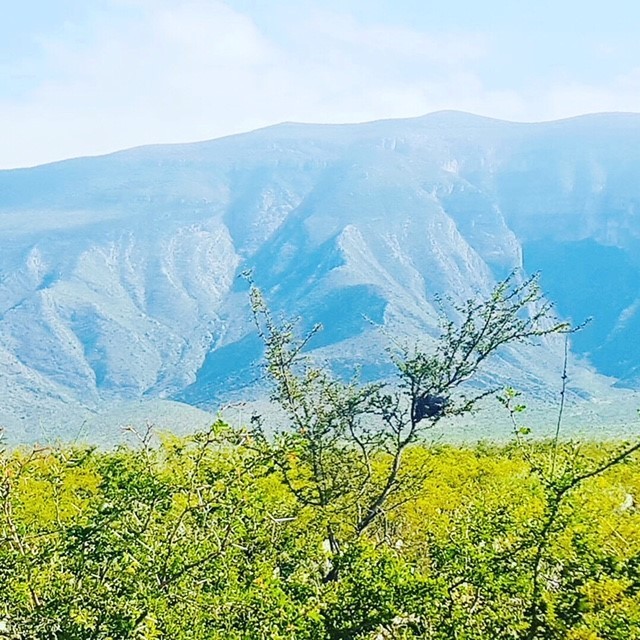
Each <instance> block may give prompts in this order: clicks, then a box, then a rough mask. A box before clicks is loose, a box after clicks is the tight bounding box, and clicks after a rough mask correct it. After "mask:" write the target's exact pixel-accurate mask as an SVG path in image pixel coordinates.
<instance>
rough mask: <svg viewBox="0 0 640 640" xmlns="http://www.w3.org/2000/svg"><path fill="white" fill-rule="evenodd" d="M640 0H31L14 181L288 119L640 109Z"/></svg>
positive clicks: (9, 101) (3, 104)
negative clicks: (61, 163)
mask: <svg viewBox="0 0 640 640" xmlns="http://www.w3.org/2000/svg"><path fill="white" fill-rule="evenodd" d="M638 33H640V3H638V2H637V0H609V1H607V2H605V1H603V0H600V1H597V2H596V1H595V0H591V2H590V1H589V0H580V1H578V0H576V1H574V0H555V1H553V2H552V1H550V0H549V1H547V0H530V1H529V2H528V3H520V2H517V0H502V1H501V0H439V1H438V2H432V1H430V0H340V1H339V0H315V1H312V0H228V1H227V2H222V1H218V0H19V1H16V2H10V1H9V0H5V1H4V2H3V10H2V19H1V21H0V168H10V167H17V166H26V165H33V164H38V163H41V162H46V161H50V160H56V159H60V158H66V157H71V156H77V155H87V154H96V153H104V152H108V151H113V150H116V149H120V148H124V147H130V146H134V145H139V144H147V143H153V142H179V141H191V140H202V139H207V138H213V137H218V136H221V135H225V134H229V133H236V132H239V131H246V130H249V129H254V128H257V127H260V126H264V125H267V124H272V123H275V122H281V121H285V120H295V121H305V122H310V121H314V122H358V121H363V120H371V119H378V118H391V117H406V116H416V115H422V114H424V113H428V112H431V111H436V110H439V109H460V110H464V111H470V112H473V113H478V114H483V115H489V116H494V117H498V118H505V119H512V120H548V119H553V118H560V117H567V116H572V115H577V114H582V113H588V112H596V111H640V37H639V36H638Z"/></svg>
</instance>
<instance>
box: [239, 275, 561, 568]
mask: <svg viewBox="0 0 640 640" xmlns="http://www.w3.org/2000/svg"><path fill="white" fill-rule="evenodd" d="M248 277H249V279H250V276H248ZM250 283H251V290H250V298H251V307H252V310H253V315H254V319H255V323H256V326H257V329H258V333H259V335H260V337H261V338H262V340H263V342H264V345H265V347H266V354H265V355H266V363H267V372H268V375H269V377H270V379H271V381H272V382H273V383H274V388H273V393H272V399H273V401H275V402H276V403H277V404H278V405H280V407H282V409H284V412H285V414H286V416H287V418H288V424H287V425H286V427H285V428H283V429H280V430H278V431H277V432H276V433H275V434H274V435H273V437H271V438H269V437H267V434H266V433H265V432H264V430H263V428H262V425H261V423H260V421H258V424H257V427H256V429H255V430H254V436H255V438H256V442H258V443H260V446H261V448H262V450H263V452H264V453H265V454H266V455H267V456H268V457H269V458H270V460H271V461H272V463H273V464H274V465H275V466H276V467H277V468H278V469H279V470H280V472H281V473H282V476H283V478H284V481H285V483H286V484H287V486H288V487H289V489H290V490H291V491H292V493H293V494H294V495H295V496H296V498H297V499H298V501H299V503H300V505H301V506H303V507H313V508H317V509H320V510H321V511H322V512H323V514H324V516H325V518H326V525H327V532H328V533H327V535H328V546H329V550H330V554H331V555H332V561H331V563H330V568H329V569H328V570H327V572H326V575H325V580H333V579H335V578H336V576H337V572H338V568H339V564H340V562H339V559H340V554H341V548H342V546H343V544H344V542H346V541H350V540H351V541H353V540H354V539H357V538H359V537H361V536H362V535H363V534H364V533H365V532H366V531H368V530H370V528H371V526H372V525H373V524H374V523H376V522H384V517H383V516H384V514H385V513H386V512H387V511H389V510H390V509H393V508H394V507H395V506H397V504H398V503H399V501H400V500H404V499H405V496H406V495H407V490H408V489H409V490H410V487H411V486H412V483H419V482H420V481H421V477H420V473H421V472H418V474H417V476H416V473H415V471H414V473H413V476H411V475H409V474H408V473H406V472H405V469H404V468H403V464H402V462H403V454H404V452H405V451H406V449H407V448H408V447H409V446H411V445H412V444H414V443H416V442H418V441H419V440H420V439H421V438H423V437H424V435H425V433H426V432H428V430H429V429H431V428H433V426H434V425H436V424H437V423H438V422H439V421H440V420H441V419H442V418H443V417H445V416H455V415H463V414H466V413H468V412H470V411H472V410H473V409H474V408H475V406H476V404H477V402H478V401H479V400H480V399H482V398H484V397H486V396H487V395H490V394H492V393H494V392H496V391H497V389H484V390H479V391H478V390H476V391H472V392H468V391H467V392H466V393H465V392H463V385H464V383H466V382H468V381H470V380H473V379H474V377H476V376H477V374H478V373H479V371H480V369H481V367H482V365H483V364H484V363H485V361H486V360H488V359H489V358H490V357H491V356H492V355H493V354H494V353H495V352H496V351H497V350H498V349H500V348H501V347H503V346H505V345H508V344H513V343H519V342H527V341H532V340H534V339H536V338H541V337H543V336H547V335H550V334H558V333H563V332H567V331H569V330H570V328H569V326H568V324H567V323H564V322H559V321H558V320H557V319H556V317H555V315H554V313H553V309H552V306H551V304H550V303H549V302H547V301H546V300H544V298H543V296H542V293H541V291H540V287H539V284H538V277H537V276H533V277H531V278H528V279H525V280H520V279H518V277H517V276H516V274H512V275H510V276H509V277H508V278H506V279H505V280H503V281H502V282H500V283H499V284H498V285H497V286H496V287H495V288H494V289H493V291H492V293H491V295H490V296H489V297H488V298H487V299H486V300H480V301H478V300H468V301H467V302H465V303H464V304H461V305H460V304H454V303H453V302H451V301H450V302H451V305H452V307H453V310H454V314H453V315H455V316H457V317H458V319H456V320H452V319H449V318H447V317H446V316H445V315H444V313H442V316H441V334H440V337H439V338H438V340H437V343H436V345H435V348H433V349H432V350H429V351H427V350H425V349H423V348H422V347H420V346H414V347H412V348H402V347H400V348H396V349H395V351H394V352H393V353H392V359H393V362H394V364H395V366H396V372H397V380H396V382H395V383H387V382H379V383H372V384H363V383H360V382H359V381H358V380H357V379H354V380H351V381H347V382H344V381H342V380H339V379H337V378H335V377H333V376H332V375H330V374H329V373H328V372H327V371H326V370H323V369H320V368H318V367H316V366H314V365H313V364H312V363H311V362H310V360H309V359H308V358H307V357H306V356H305V354H304V353H303V351H304V349H305V347H307V345H308V344H309V342H310V340H311V339H312V338H313V336H314V334H315V333H316V332H317V331H319V330H320V328H321V327H320V326H319V325H316V326H315V327H314V328H313V329H312V330H311V331H310V332H309V333H308V334H307V335H305V336H304V337H302V338H298V337H296V334H295V322H294V321H284V322H277V321H276V320H275V319H274V317H273V315H272V313H271V312H270V310H269V308H268V306H267V304H266V303H265V300H264V297H263V295H262V293H261V291H260V290H259V289H258V288H257V287H256V286H255V284H254V283H253V282H252V281H251V280H250ZM423 471H424V470H423ZM409 493H410V491H409ZM378 535H381V536H383V535H384V527H382V528H379V530H378Z"/></svg>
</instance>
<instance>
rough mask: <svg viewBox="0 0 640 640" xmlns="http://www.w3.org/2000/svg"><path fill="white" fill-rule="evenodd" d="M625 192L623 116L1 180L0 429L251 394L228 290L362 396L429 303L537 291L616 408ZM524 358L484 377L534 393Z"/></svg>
mask: <svg viewBox="0 0 640 640" xmlns="http://www.w3.org/2000/svg"><path fill="white" fill-rule="evenodd" d="M639 177H640V116H636V115H631V114H603V115H598V116H587V117H582V118H576V119H572V120H566V121H560V122H552V123H543V124H514V123H507V122H500V121H497V120H490V119H485V118H479V117H475V116H470V115H468V114H461V113H455V112H443V113H436V114H432V115H430V116H425V117H422V118H416V119H411V120H397V121H381V122H374V123H367V124H362V125H335V126H334V125H297V124H283V125H279V126H275V127H270V128H267V129H263V130H260V131H256V132H253V133H249V134H244V135H240V136H232V137H229V138H223V139H219V140H214V141H209V142H203V143H197V144H188V145H171V146H156V147H145V148H139V149H133V150H129V151H124V152H120V153H117V154H112V155H109V156H103V157H96V158H81V159H76V160H70V161H65V162H60V163H55V164H52V165H45V166H42V167H36V168H32V169H24V170H13V171H2V172H0V249H1V253H0V358H1V359H2V362H3V363H4V364H3V365H2V367H1V368H0V383H1V385H0V386H1V387H2V392H0V393H1V394H2V398H1V399H2V406H3V407H4V410H3V412H4V413H3V415H2V416H0V422H4V423H6V424H8V425H10V426H15V425H19V424H21V423H22V422H24V421H23V420H20V418H29V417H30V416H31V415H37V416H42V415H46V416H48V419H53V420H56V419H61V418H58V416H63V415H67V416H68V415H69V412H70V411H71V412H79V413H78V415H80V414H82V415H83V416H84V415H91V412H92V411H97V410H98V409H99V407H100V406H101V404H102V403H104V402H105V401H113V400H116V399H117V400H127V399H129V400H138V399H140V398H177V399H181V400H186V401H188V402H190V403H194V404H197V405H199V406H206V407H213V406H216V404H217V403H218V402H220V401H221V400H223V399H224V398H226V397H229V394H230V393H231V392H232V391H234V390H236V391H238V392H239V393H241V394H244V393H247V392H246V391H240V390H242V389H243V388H244V387H246V385H250V384H252V383H253V382H254V381H255V380H256V378H257V377H258V376H259V373H260V372H259V369H258V368H256V364H255V363H256V361H257V360H258V359H259V354H260V345H259V343H258V341H257V340H256V337H255V335H254V334H253V333H252V325H251V322H250V317H249V313H248V308H247V296H246V285H245V284H244V283H243V282H242V281H241V280H239V279H238V278H237V276H238V274H239V273H240V272H241V271H242V270H244V269H247V268H251V269H253V272H254V274H255V278H256V280H257V282H258V283H259V284H260V285H261V286H262V287H263V288H264V290H265V292H266V294H267V297H268V299H269V301H270V303H271V304H272V305H273V307H274V309H275V310H276V311H277V312H280V311H286V312H288V313H298V314H300V315H301V316H302V317H303V318H304V321H305V322H306V323H307V326H309V325H310V324H312V323H313V322H315V321H321V322H323V324H325V326H326V330H325V331H324V332H323V333H322V334H320V335H319V336H318V341H317V342H316V343H315V347H316V353H317V355H318V357H321V358H324V359H326V360H327V362H328V363H329V364H330V365H331V366H334V367H335V368H336V370H340V371H344V370H346V369H348V366H349V363H350V362H351V361H352V360H357V361H358V362H360V363H361V364H362V365H363V370H364V373H365V375H369V376H376V375H384V374H385V373H387V372H388V371H389V368H388V363H387V361H386V359H385V356H384V354H383V351H382V347H383V345H384V343H385V341H386V337H385V334H386V333H387V332H389V333H393V334H394V335H395V334H397V335H401V336H406V337H409V338H411V337H413V336H417V335H425V336H427V337H428V336H430V335H431V336H432V335H434V334H435V332H436V320H437V314H436V309H435V306H434V296H435V295H436V294H438V293H448V294H450V295H452V296H453V297H454V298H455V299H457V300H462V299H464V298H467V297H470V296H473V295H477V294H480V295H482V294H486V293H487V292H488V291H489V290H490V289H491V287H492V285H493V283H494V282H495V280H496V279H499V278H501V277H503V276H504V275H505V274H507V273H508V272H509V271H511V270H512V269H513V268H516V267H524V268H525V270H526V271H528V272H532V271H534V270H537V269H542V271H543V285H544V286H545V288H546V289H547V290H548V291H549V292H550V295H551V297H552V298H553V299H555V300H556V301H557V305H558V311H559V313H560V314H561V315H563V316H570V317H572V318H573V320H574V321H576V322H581V321H582V320H583V319H585V317H586V316H592V317H593V320H592V322H591V323H590V325H588V326H587V328H586V329H585V330H584V331H583V332H582V333H581V334H579V335H578V336H577V337H576V338H575V341H574V351H575V352H576V353H577V354H578V355H582V356H585V357H588V358H590V359H591V362H592V363H593V365H594V366H595V367H596V368H597V370H598V371H599V372H601V373H603V374H606V375H607V376H611V377H612V378H614V379H615V380H617V381H618V382H617V384H619V385H623V386H624V385H627V386H636V387H637V386H639V385H640V371H639V368H638V363H639V362H640V341H639V340H638V339H637V338H638V335H640V333H639V332H640V278H639V276H640V262H639V259H638V258H637V256H640V250H639V249H640V213H639V209H638V206H639V203H640V180H639V179H638V178H639ZM535 353H536V355H535V357H532V355H531V350H530V349H516V350H511V351H508V352H505V354H503V357H502V358H501V359H500V360H499V361H498V362H497V363H496V368H495V370H494V371H493V372H492V375H493V376H494V377H496V378H498V379H504V380H516V381H517V382H518V383H521V384H522V385H524V386H526V387H527V388H529V389H531V390H534V391H536V392H539V393H544V390H545V389H547V390H548V389H549V388H550V387H552V386H553V385H555V384H556V380H557V377H558V370H559V358H560V349H559V345H557V344H555V343H552V344H551V345H550V346H549V345H547V348H546V349H545V350H542V349H539V350H538V351H536V352H535ZM525 365H526V366H525ZM576 367H577V369H576V373H575V375H574V380H575V384H576V387H577V388H583V390H587V391H588V390H589V388H590V385H592V384H596V383H595V382H594V381H595V378H594V376H593V375H592V374H591V373H589V371H588V369H585V368H584V366H583V365H581V364H580V361H576ZM615 380H614V381H615ZM598 384H599V383H598ZM65 412H66V413H65ZM87 412H88V413H87ZM65 419H67V418H65ZM15 428H18V427H17V426H16V427H15Z"/></svg>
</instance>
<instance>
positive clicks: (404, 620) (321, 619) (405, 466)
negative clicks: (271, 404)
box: [0, 277, 640, 640]
mask: <svg viewBox="0 0 640 640" xmlns="http://www.w3.org/2000/svg"><path fill="white" fill-rule="evenodd" d="M251 297H252V305H253V311H254V317H255V320H256V324H257V327H258V330H259V333H260V335H261V336H262V339H263V340H264V342H265V346H266V361H267V367H268V372H269V375H270V377H271V379H272V381H273V382H274V391H273V399H274V400H275V401H276V402H278V403H279V404H280V405H281V407H282V408H283V409H284V410H285V412H286V415H287V416H288V418H289V423H288V424H287V425H286V426H285V427H284V428H282V429H281V430H280V431H277V432H275V433H274V432H273V430H272V429H270V428H269V425H265V424H263V421H262V420H261V419H260V417H259V416H255V417H254V419H252V421H251V426H250V428H246V429H232V428H231V427H229V426H228V425H227V424H225V423H223V422H221V421H218V422H216V423H215V424H214V425H213V426H212V427H211V428H210V429H209V430H207V431H205V432H201V433H196V434H194V435H192V436H189V437H186V438H179V437H176V436H165V437H163V438H160V439H158V438H157V437H156V435H155V434H154V433H153V431H152V430H151V429H149V430H148V431H146V432H144V433H139V434H138V433H135V432H134V435H135V436H137V437H138V440H139V442H138V444H137V445H130V446H121V447H119V448H116V449H114V450H111V451H100V450H97V449H94V448H86V447H74V446H59V447H52V448H49V447H48V448H38V447H34V448H30V449H27V450H14V451H5V452H4V453H2V455H1V456H0V499H1V501H2V502H1V504H2V510H1V512H0V637H3V636H4V637H7V638H15V639H23V638H24V639H34V640H35V639H40V638H51V639H63V638H64V639H91V638H95V639H104V640H106V639H110V638H113V639H120V638H140V639H151V638H171V639H178V640H179V639H181V638H184V639H185V640H186V639H192V638H195V639H197V638H202V639H205V638H207V639H208V638H212V639H216V638H219V639H223V638H224V639H229V638H230V639H233V638H236V639H240V638H247V639H250V638H265V639H267V638H282V639H284V638H301V639H305V638H306V639H309V640H311V639H319V640H320V639H349V638H353V639H357V638H362V639H367V638H371V639H374V638H375V639H380V640H382V639H385V638H429V639H434V640H435V639H438V640H440V639H441V640H445V639H446V640H449V639H451V638H458V639H465V640H477V639H480V640H483V639H486V640H493V639H502V638H504V639H507V638H509V639H516V640H518V639H519V640H534V639H543V638H544V639H554V638H557V639H561V638H563V639H564V638H569V639H572V640H598V639H602V640H609V639H611V640H614V639H615V640H617V639H619V640H627V639H629V638H640V511H639V510H638V509H637V504H636V500H637V498H638V496H640V462H639V461H638V459H637V457H636V452H637V451H638V449H639V448H640V443H631V444H629V443H609V444H606V445H602V444H600V445H595V444H590V443H577V442H571V441H566V440H563V439H562V437H561V426H562V402H563V401H564V392H565V386H566V373H565V374H564V375H563V376H562V394H561V398H562V401H561V404H560V407H559V416H558V418H557V430H556V437H555V438H554V439H552V440H549V441H544V442H542V441H538V440H535V439H532V438H531V434H530V433H529V431H528V429H526V427H524V426H522V425H521V415H522V412H523V411H524V407H523V406H522V405H521V404H520V403H519V397H518V394H517V392H515V391H514V390H512V389H507V390H504V391H502V392H501V393H500V394H499V399H500V400H501V402H502V404H503V405H504V407H505V417H506V418H507V419H509V418H510V419H511V421H512V425H513V441H512V442H511V443H510V444H507V445H501V446H497V445H492V444H478V445H474V446H468V447H465V446H458V447H454V446H444V445H438V444H433V443H432V444H429V443H428V433H429V429H430V428H431V427H433V426H434V425H435V424H436V423H438V422H439V421H440V420H442V419H443V418H446V417H447V416H449V415H461V414H466V413H468V412H470V411H472V410H473V408H474V407H475V404H476V402H477V401H478V400H479V399H480V398H482V397H484V396H486V395H487V394H488V393H489V392H493V391H495V390H486V389H484V390H483V389H479V388H475V390H474V387H473V386H465V384H466V383H468V382H469V381H471V380H473V378H474V376H476V374H477V372H478V371H479V370H480V368H481V366H482V365H484V363H485V361H486V360H488V359H489V358H490V356H491V355H492V354H493V353H494V352H495V351H496V350H497V349H498V348H500V347H501V346H503V345H506V344H509V343H511V342H514V341H519V340H530V339H535V338H539V337H543V336H549V335H553V334H558V333H564V334H565V336H566V332H567V331H568V330H569V328H568V327H567V326H566V325H565V324H562V323H557V322H555V321H554V319H553V314H552V310H551V308H550V306H549V305H547V304H545V303H544V301H543V299H542V297H541V294H540V292H539V289H538V287H537V281H536V279H535V278H534V279H531V280H525V281H518V280H517V279H516V278H515V277H510V278H508V279H507V280H505V281H504V282H502V283H500V284H499V285H498V286H497V287H496V289H495V290H494V291H493V293H492V294H491V296H490V297H489V298H488V299H487V300H485V301H481V302H476V301H469V302H468V303H466V304H464V305H461V306H457V307H455V308H454V309H453V311H454V315H455V317H456V318H457V320H456V321H451V320H445V319H443V321H442V335H441V338H440V341H439V343H438V345H437V348H436V349H434V350H431V351H424V350H422V349H421V348H420V347H418V346H416V347H412V348H411V349H408V348H404V347H401V346H399V347H397V349H394V352H393V355H392V357H393V358H394V361H395V362H396V364H397V367H398V379H397V382H396V383H395V384H361V383H359V382H358V381H357V380H353V381H350V382H344V381H340V380H338V379H335V378H333V377H332V376H331V375H330V374H328V373H327V372H326V371H324V370H322V369H318V368H315V367H314V366H313V365H312V363H310V362H308V361H306V360H305V359H304V353H305V348H306V345H307V343H308V341H309V340H310V339H312V337H313V334H314V331H312V332H311V334H310V335H308V336H305V337H303V338H300V339H298V338H296V336H295V330H294V329H295V327H294V323H292V322H287V321H283V322H276V321H275V320H274V318H273V316H272V314H271V313H270V311H269V309H268V307H267V306H266V304H265V302H264V300H263V298H262V295H261V293H260V291H259V290H258V289H256V288H255V287H252V290H251ZM445 303H446V301H445V302H444V303H443V304H445ZM443 318H444V317H443Z"/></svg>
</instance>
